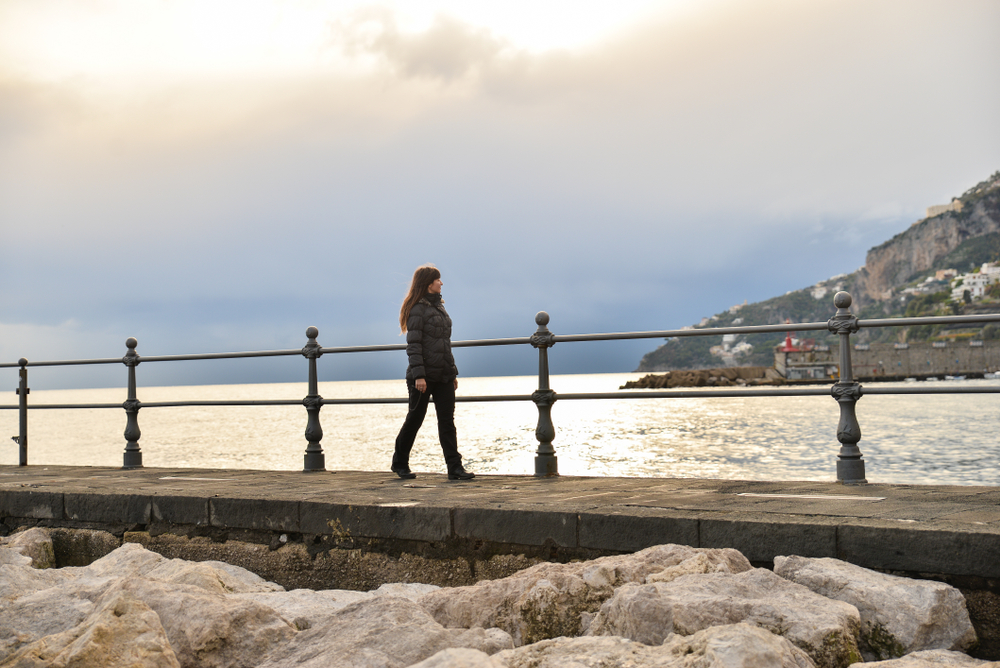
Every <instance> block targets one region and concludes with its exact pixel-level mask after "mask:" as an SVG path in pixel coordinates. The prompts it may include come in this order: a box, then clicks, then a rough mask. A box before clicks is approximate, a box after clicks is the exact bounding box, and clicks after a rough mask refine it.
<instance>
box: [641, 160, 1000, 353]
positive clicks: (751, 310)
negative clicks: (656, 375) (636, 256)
mask: <svg viewBox="0 0 1000 668" xmlns="http://www.w3.org/2000/svg"><path fill="white" fill-rule="evenodd" d="M958 201H960V202H961V210H960V211H947V212H945V213H942V214H940V215H937V216H932V217H928V218H925V219H923V220H920V221H918V222H916V223H914V224H913V225H911V226H910V227H909V228H908V229H907V230H905V231H903V232H901V233H900V234H897V235H896V236H895V237H893V238H892V239H890V240H888V241H886V242H885V243H883V244H880V245H878V246H876V247H875V248H872V249H871V250H869V251H868V254H867V257H866V259H865V266H864V267H862V268H861V269H859V270H858V271H856V272H854V273H851V274H842V275H840V276H834V277H833V278H830V279H827V280H826V281H821V282H820V283H817V284H816V285H813V286H810V287H808V288H803V289H801V290H793V291H791V292H788V293H786V294H784V295H782V296H780V297H773V298H771V299H768V300H766V301H762V302H757V303H754V304H746V305H743V306H741V307H733V308H732V309H730V310H728V311H723V312H722V313H718V314H716V315H714V316H712V317H711V318H710V319H708V322H704V321H703V323H702V324H700V325H696V328H702V327H709V328H714V327H727V326H734V325H774V324H780V323H783V322H788V321H790V322H825V321H826V320H828V319H829V318H830V316H832V315H833V313H834V310H835V309H834V308H833V305H832V300H833V295H834V294H836V292H838V291H840V290H846V291H847V292H850V293H851V295H852V296H853V297H854V305H853V307H852V311H853V312H854V313H855V314H856V315H857V316H858V317H859V318H885V317H893V316H902V315H908V316H915V315H933V314H936V313H947V314H952V313H965V312H968V313H971V312H975V311H976V310H980V309H983V308H985V309H986V310H988V311H991V312H997V311H1000V295H998V296H997V297H996V298H991V297H987V298H985V301H983V302H977V303H970V304H966V303H963V302H959V303H956V302H954V301H952V300H951V293H950V285H949V284H948V281H946V280H945V281H934V280H933V279H931V280H929V281H928V280H927V279H928V278H929V277H933V276H934V275H935V272H936V271H938V270H940V269H949V268H952V269H956V270H958V271H959V273H962V272H966V271H971V270H972V269H973V268H974V267H978V266H979V265H981V264H982V263H984V262H994V261H997V260H1000V172H997V173H995V174H994V175H993V176H992V177H990V178H989V179H987V180H986V181H983V182H982V183H979V184H977V185H976V186H975V187H973V188H970V189H969V190H968V191H966V192H965V193H964V194H963V195H962V197H961V198H958ZM904 290H909V291H908V292H904ZM958 333H960V332H957V331H955V330H953V329H951V330H949V329H947V328H944V327H922V328H897V327H885V328H879V329H864V330H862V331H861V332H859V333H858V335H857V339H856V340H858V341H859V342H865V341H867V342H873V341H916V340H927V339H929V338H935V337H939V336H942V335H943V334H947V335H954V334H958ZM975 335H977V336H983V337H985V338H994V337H996V336H997V328H996V327H986V328H983V330H982V331H981V330H979V329H978V328H976V331H975ZM808 336H813V337H815V339H816V340H817V342H818V343H819V342H823V343H836V337H835V336H833V335H828V334H825V333H823V332H815V333H811V334H808ZM783 338H784V337H783V336H778V335H774V334H751V335H746V336H740V337H739V339H738V341H734V342H730V343H731V344H736V343H739V342H746V343H748V344H750V345H752V346H753V349H752V351H749V352H744V353H743V354H738V355H736V356H735V357H732V358H730V359H729V360H728V361H729V363H733V364H739V365H743V366H770V365H771V364H772V363H773V358H774V346H776V345H778V344H779V343H780V342H781V340H782V339H783ZM720 343H721V337H714V336H711V337H709V336H705V337H685V338H678V339H668V340H667V342H666V343H665V344H663V345H662V346H660V347H659V348H657V349H656V350H654V351H652V352H650V353H647V354H646V355H644V356H643V358H642V361H641V362H640V363H639V367H638V368H637V369H636V371H667V370H671V369H702V368H711V367H718V366H722V364H723V360H722V359H721V358H720V357H718V356H716V355H713V354H712V353H711V352H710V349H711V348H712V347H713V346H718V345H720ZM744 348H745V347H744Z"/></svg>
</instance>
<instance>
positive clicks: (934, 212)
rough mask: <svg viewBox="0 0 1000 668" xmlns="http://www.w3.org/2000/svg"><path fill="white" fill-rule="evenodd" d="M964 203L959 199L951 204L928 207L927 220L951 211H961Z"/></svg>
mask: <svg viewBox="0 0 1000 668" xmlns="http://www.w3.org/2000/svg"><path fill="white" fill-rule="evenodd" d="M961 210H962V201H961V200H959V199H953V200H951V204H935V205H933V206H929V207H927V218H933V217H934V216H940V215H941V214H942V213H947V212H949V211H961Z"/></svg>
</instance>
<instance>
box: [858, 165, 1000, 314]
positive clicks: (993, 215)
mask: <svg viewBox="0 0 1000 668" xmlns="http://www.w3.org/2000/svg"><path fill="white" fill-rule="evenodd" d="M959 201H961V202H962V209H961V210H960V211H948V212H946V213H942V214H940V215H937V216H933V217H930V218H924V219H923V220H921V221H918V222H916V223H914V224H913V225H912V226H911V227H910V228H909V229H907V230H905V231H904V232H901V233H900V234H897V235H896V236H894V237H893V238H892V239H890V240H889V241H886V242H885V243H883V244H881V245H879V246H876V247H875V248H872V249H871V250H869V251H868V255H867V257H866V259H865V267H864V280H863V287H864V290H865V293H866V296H867V297H868V298H869V299H870V300H872V301H880V300H883V299H888V298H890V297H891V296H892V291H893V289H895V288H897V287H898V286H900V285H903V284H905V283H907V282H908V281H911V280H913V279H914V278H915V277H917V276H918V275H920V274H921V273H923V272H925V271H928V270H931V269H937V268H939V267H938V265H939V264H940V261H941V260H943V259H944V258H946V257H947V256H948V255H949V254H950V253H952V252H953V251H954V250H955V249H957V248H958V247H959V246H961V245H962V244H963V243H964V242H966V241H968V240H970V239H975V238H978V237H985V236H987V235H993V234H997V233H1000V172H998V173H997V174H994V175H993V177H992V178H990V179H988V180H986V181H984V182H982V183H980V184H978V185H977V186H975V187H974V188H972V189H970V190H969V191H967V192H966V193H965V194H964V195H962V197H961V198H959ZM940 268H943V267H940Z"/></svg>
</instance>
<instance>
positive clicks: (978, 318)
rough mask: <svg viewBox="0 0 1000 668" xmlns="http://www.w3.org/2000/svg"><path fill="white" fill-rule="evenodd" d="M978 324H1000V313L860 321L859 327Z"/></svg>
mask: <svg viewBox="0 0 1000 668" xmlns="http://www.w3.org/2000/svg"><path fill="white" fill-rule="evenodd" d="M978 322H1000V313H984V314H983V315H941V316H933V315H928V316H922V317H919V318H880V319H875V320H858V327H909V326H911V325H951V324H962V323H978Z"/></svg>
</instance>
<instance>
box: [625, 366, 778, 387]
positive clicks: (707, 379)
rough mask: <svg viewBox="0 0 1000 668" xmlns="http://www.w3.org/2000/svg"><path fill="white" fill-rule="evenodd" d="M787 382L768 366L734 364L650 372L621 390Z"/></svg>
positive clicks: (629, 382) (743, 385) (738, 385)
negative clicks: (716, 367)
mask: <svg viewBox="0 0 1000 668" xmlns="http://www.w3.org/2000/svg"><path fill="white" fill-rule="evenodd" d="M786 384H788V381H787V380H786V379H784V378H782V377H781V375H780V374H779V373H778V372H777V371H775V370H774V368H773V367H767V366H731V367H722V368H718V369H680V370H677V371H667V372H666V373H651V374H647V375H645V376H643V377H642V378H640V379H639V380H630V381H628V382H627V383H625V384H624V385H622V386H621V387H619V388H618V389H619V390H639V389H642V390H661V389H669V388H674V387H731V386H737V387H741V386H742V387H745V386H748V385H786Z"/></svg>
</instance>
